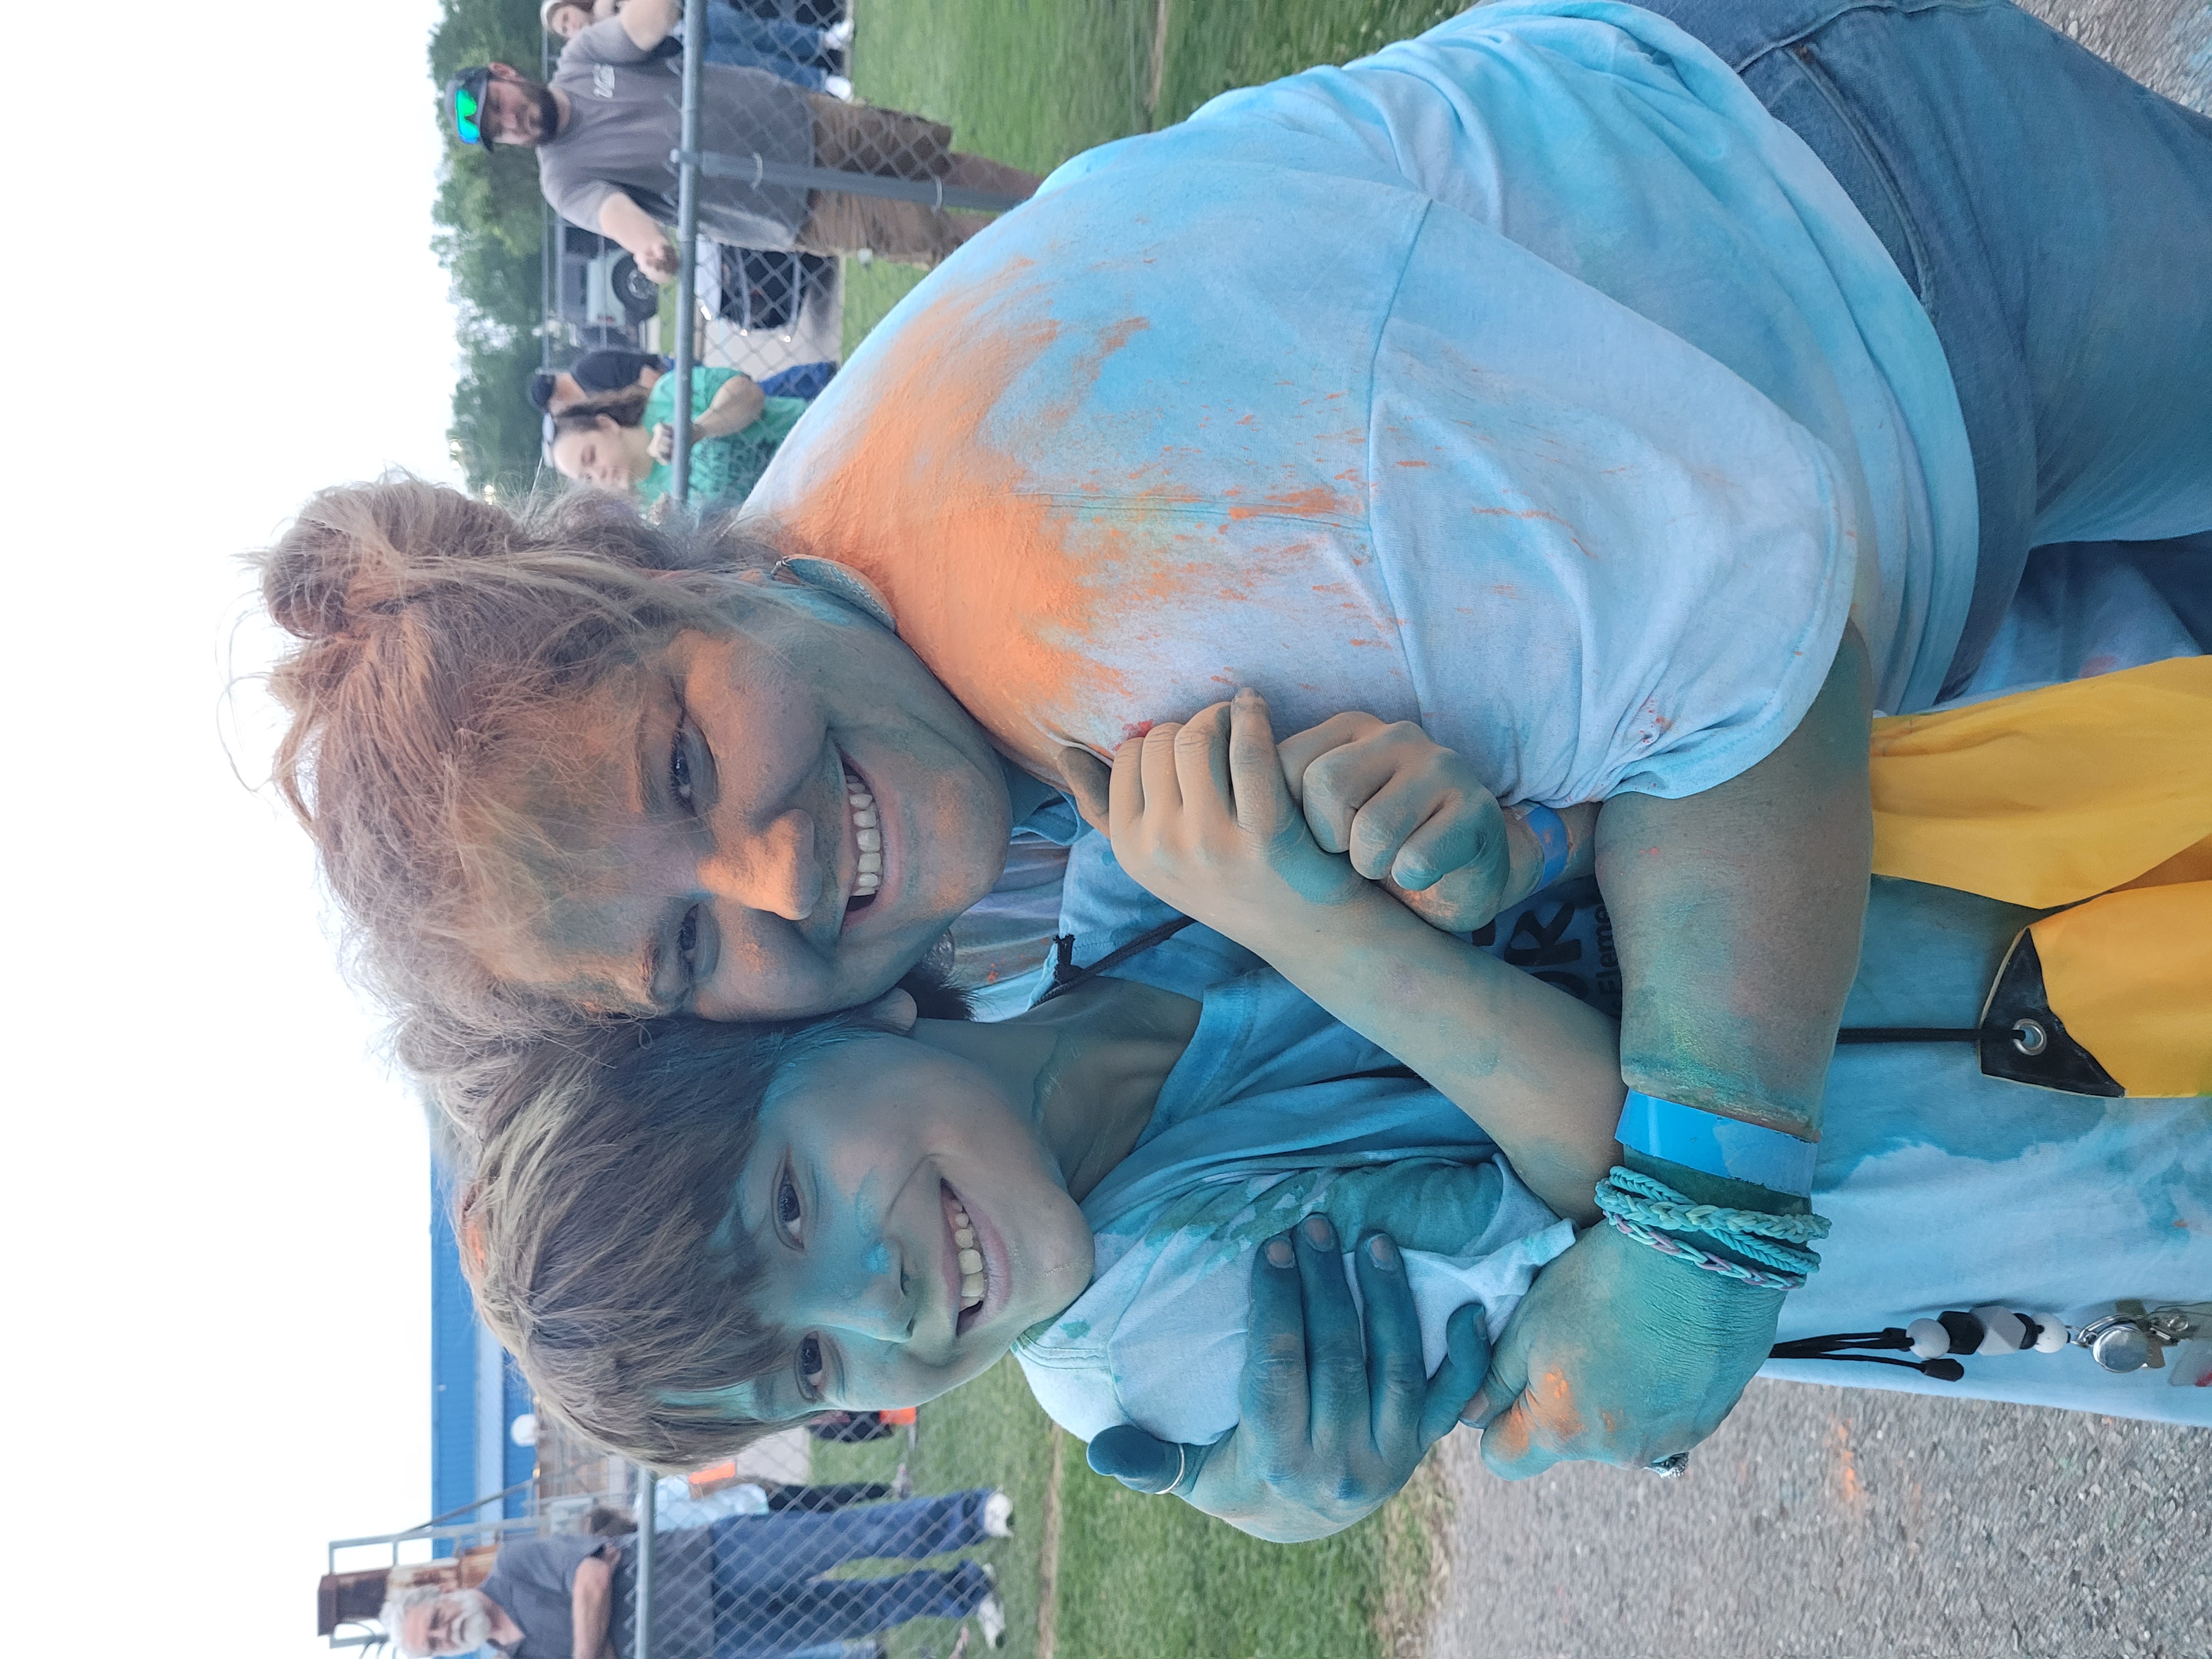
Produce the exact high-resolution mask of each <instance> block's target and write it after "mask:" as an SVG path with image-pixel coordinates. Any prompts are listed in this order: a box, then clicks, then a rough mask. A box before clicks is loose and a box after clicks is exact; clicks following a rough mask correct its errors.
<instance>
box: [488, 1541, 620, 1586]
mask: <svg viewBox="0 0 2212 1659" xmlns="http://www.w3.org/2000/svg"><path fill="white" fill-rule="evenodd" d="M605 1548H606V1540H605V1539H604V1538H520V1539H516V1540H514V1541H513V1542H511V1543H507V1544H502V1545H501V1546H500V1551H499V1562H498V1565H499V1570H500V1571H501V1573H502V1574H503V1575H505V1576H506V1577H508V1578H512V1579H513V1580H514V1581H515V1582H516V1583H524V1584H531V1585H534V1586H536V1587H537V1588H538V1589H544V1590H550V1591H551V1592H552V1593H554V1594H555V1595H571V1594H573V1593H574V1589H575V1586H576V1569H577V1568H578V1567H580V1566H581V1565H583V1564H584V1563H585V1562H586V1561H588V1560H590V1559H592V1557H593V1556H595V1555H598V1554H599V1553H601V1552H602V1551H604V1550H605Z"/></svg>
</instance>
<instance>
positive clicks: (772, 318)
mask: <svg viewBox="0 0 2212 1659" xmlns="http://www.w3.org/2000/svg"><path fill="white" fill-rule="evenodd" d="M597 33H598V32H597V31H592V32H587V33H584V34H581V35H579V36H578V37H577V38H576V39H574V40H572V41H570V43H569V44H568V46H566V47H565V48H564V49H562V51H561V52H560V53H559V54H558V56H557V58H556V57H553V56H552V55H551V54H550V52H549V60H548V66H547V69H546V79H547V82H549V84H550V85H551V86H553V87H555V88H558V89H560V90H562V91H563V92H564V93H566V94H568V96H569V97H570V99H571V100H572V101H578V102H581V103H583V104H584V105H585V106H586V107H588V106H590V105H591V101H592V100H595V99H611V100H616V101H617V103H618V102H619V101H620V100H622V99H624V98H632V99H635V98H637V97H639V96H641V95H642V96H644V97H646V98H648V99H649V98H650V97H652V96H653V95H654V94H656V93H657V92H658V88H657V87H656V86H654V85H653V83H652V82H642V83H639V82H631V81H628V80H625V79H624V78H623V77H624V76H636V75H641V74H642V75H650V74H652V73H653V71H654V69H655V67H656V65H655V64H648V65H647V66H645V67H643V68H640V67H637V66H635V65H632V64H627V63H625V62H624V61H623V60H622V57H621V53H622V52H623V48H622V47H621V46H619V45H617V47H616V48H615V49H614V50H612V51H610V50H609V49H608V48H607V47H606V46H605V45H604V44H603V43H601V42H599V40H597V38H596V37H597ZM678 33H679V36H680V49H679V43H678V40H677V39H671V40H670V41H668V42H665V43H664V46H663V48H662V51H663V52H664V53H665V54H671V55H667V56H666V57H665V61H661V62H659V63H658V64H657V68H658V69H659V70H675V71H677V75H676V76H675V77H673V78H674V79H675V85H674V86H673V87H671V88H670V89H669V91H668V92H667V93H666V94H661V95H665V97H666V98H667V99H668V100H669V101H670V102H671V103H672V104H674V105H675V106H676V109H677V112H678V143H677V144H676V146H675V147H674V149H672V150H671V152H670V154H669V155H668V158H667V167H668V177H669V182H670V185H671V186H672V190H671V191H668V192H665V193H663V192H656V191H648V190H643V189H640V188H637V187H635V185H633V186H631V187H629V191H628V193H629V196H630V197H632V198H633V199H635V201H636V203H637V204H638V205H639V206H640V207H641V208H642V209H643V210H645V212H646V213H647V215H648V216H650V217H651V218H653V219H654V220H656V221H659V222H661V223H662V224H665V225H670V226H672V227H673V228H674V231H675V240H676V252H675V256H674V258H673V261H672V264H673V271H672V275H673V278H674V282H673V287H674V295H673V301H674V304H673V308H672V312H671V310H669V309H668V308H666V307H664V305H663V290H662V288H661V285H660V283H659V282H658V281H656V277H660V276H669V275H671V272H670V271H669V270H666V269H665V268H663V269H660V270H648V269H647V268H646V266H647V264H652V263H655V262H656V261H657V260H658V258H659V256H658V255H657V254H656V255H654V256H653V259H650V260H644V261H641V257H640V253H639V252H635V251H632V250H634V249H636V248H638V247H640V246H641V245H640V244H639V243H638V242H637V241H636V240H635V239H632V249H627V250H626V249H625V248H623V246H620V245H619V244H618V243H617V242H615V241H612V240H610V239H609V238H608V237H606V236H604V235H602V234H599V232H597V231H595V230H586V229H582V228H579V226H580V225H584V224H597V223H600V222H602V220H601V217H600V207H601V204H602V203H603V201H604V199H605V198H604V189H603V187H601V186H599V185H597V184H596V183H595V182H594V181H592V180H589V179H581V178H579V179H573V180H571V179H564V177H563V175H562V172H561V169H560V168H559V167H557V166H556V167H553V168H551V169H549V170H547V171H546V172H545V173H544V179H545V183H546V193H547V197H548V200H549V202H550V204H552V209H553V210H552V211H549V214H548V219H547V228H546V242H545V248H544V270H545V273H546V276H545V292H544V310H545V323H544V328H543V330H542V331H541V339H542V342H543V345H542V348H541V361H542V368H543V370H544V374H545V375H547V376H549V377H550V376H552V375H555V374H560V373H561V372H562V371H568V372H571V373H574V374H575V380H574V382H573V383H572V384H569V385H565V386H560V388H559V390H558V391H556V392H552V393H550V404H549V406H548V409H547V415H548V419H547V428H548V430H547V442H548V450H549V455H548V459H550V460H551V461H553V462H554V464H555V465H556V467H561V468H563V470H568V471H574V467H573V466H569V465H565V464H564V458H563V455H562V449H561V444H562V437H563V435H564V433H567V432H574V431H580V428H582V427H583V426H584V425H585V424H586V423H587V422H590V421H591V420H593V419H595V418H597V416H599V415H600V414H605V415H607V416H610V417H611V418H612V419H614V420H615V421H617V423H618V424H621V425H623V426H625V427H629V428H645V430H646V431H647V433H648V434H652V433H654V429H655V428H658V427H659V426H662V425H665V426H666V428H668V430H667V432H666V434H665V435H653V437H652V439H651V449H650V454H651V458H652V459H653V461H654V462H655V463H657V464H659V466H661V467H664V468H665V476H663V475H662V474H661V473H660V472H659V471H655V472H654V473H653V474H652V475H651V476H650V477H647V478H644V479H641V488H640V493H641V496H644V497H646V498H647V501H646V504H647V505H648V506H651V505H653V504H654V502H655V501H657V500H658V498H659V497H660V496H662V495H665V496H666V497H668V498H669V499H670V500H671V501H672V502H673V503H675V504H678V505H689V506H690V507H694V508H695V509H697V510H700V511H708V510H712V509H713V508H714V507H718V506H734V505H735V504H736V503H737V502H738V501H740V500H742V499H743V497H744V495H745V493H746V492H747V491H748V490H749V489H750V487H751V485H752V483H753V482H754V481H755V480H756V479H757V478H758V477H759V475H760V472H761V471H762V470H763V469H764V468H765V466H766V465H767V463H768V460H769V458H770V457H771V456H772V455H773V454H774V453H775V447H776V445H777V444H779V443H781V440H782V438H783V436H784V435H785V434H787V432H788V431H789V429H790V427H791V424H792V422H794V421H795V420H796V419H797V417H798V414H799V411H800V410H801V408H803V405H804V404H805V402H806V401H808V400H810V399H811V398H812V396H814V395H815V394H816V393H817V392H819V390H820V389H821V386H823V384H826V382H827V380H828V379H829V375H830V374H832V373H834V372H835V368H836V360H837V358H838V357H839V356H840V355H841V353H842V328H843V309H844V305H843V301H844V295H843V284H842V264H841V260H842V258H844V257H848V256H850V257H854V258H860V259H873V258H884V259H890V260H895V261H901V262H904V263H908V264H918V265H929V264H935V263H937V262H938V261H939V260H940V259H942V258H944V257H945V255H947V254H948V253H950V252H952V250H953V249H955V248H956V247H957V246H959V245H960V243H961V242H962V241H963V240H966V238H967V237H969V236H970V235H972V234H975V231H976V230H978V229H980V228H981V227H982V226H983V225H984V224H986V223H987V222H988V220H989V216H990V215H992V214H994V213H996V212H999V211H1002V210H1005V209H1006V208H1009V207H1012V206H1013V205H1015V204H1018V202H1020V201H1021V200H1022V199H1024V197H1026V196H1027V194H1028V192H1029V191H1030V189H1031V188H1032V187H1033V186H1034V184H1035V180H1034V179H1032V178H1031V177H1030V175H1029V174H1027V173H1022V172H1020V171H1019V170H1018V169H1015V168H1012V167H1006V166H1003V165H1001V164H1000V163H998V162H995V161H990V160H988V159H987V158H985V157H981V156H977V155H967V154H964V153H963V152H961V151H958V150H956V149H953V148H952V133H951V129H950V128H948V127H945V126H944V125H941V124H939V123H938V122H935V121H932V120H929V119H927V118H924V117H921V116H919V115H915V114H910V113H908V112H902V111H898V110H888V109H879V108H876V107H873V106H869V105H866V104H861V103H857V102H854V101H853V100H852V98H851V88H850V83H849V82H848V81H847V80H846V79H845V78H844V76H843V74H842V67H843V64H844V55H845V53H846V52H847V51H848V49H849V46H850V45H851V40H852V23H851V21H850V19H849V17H848V15H847V14H846V13H845V11H844V9H843V0H742V3H736V4H733V3H731V0H687V3H686V4H685V7H684V21H683V25H682V27H681V29H680V31H679V32H678ZM602 59H604V60H605V61H602ZM640 85H642V86H643V87H644V88H645V90H644V92H643V94H640V93H639V92H638V90H637V88H638V87H639V86H640ZM610 351H613V352H620V353H627V354H630V355H629V356H623V357H618V358H614V359H607V358H605V357H604V356H602V357H600V358H597V359H595V358H593V357H592V356H591V354H593V353H600V354H605V353H607V352H610ZM641 352H643V353H650V354H652V355H653V356H654V357H656V358H658V359H659V362H657V363H655V364H653V366H652V368H651V369H650V370H648V371H647V372H646V373H645V374H644V375H643V376H642V378H641V379H640V380H637V381H636V382H635V383H633V382H631V380H630V376H629V374H619V375H617V376H613V377H610V376H608V375H606V374H605V373H604V371H603V372H602V373H601V374H598V375H596V376H593V375H589V374H586V373H583V372H579V371H580V370H585V371H588V370H591V369H592V368H599V367H600V365H602V364H603V363H605V362H609V361H611V362H615V363H616V364H617V367H623V366H627V365H628V364H629V363H630V362H637V361H639V360H638V359H637V357H636V356H635V354H638V353H641ZM662 370H665V372H666V373H667V374H668V375H669V377H670V380H671V384H670V385H669V386H667V387H666V388H665V389H662V390H659V392H658V394H657V395H655V394H654V393H653V392H649V391H648V390H647V385H646V382H647V381H649V380H652V378H653V374H656V373H658V372H660V371H662ZM732 371H734V374H732ZM633 373H635V371H633ZM738 377H742V380H739V378H738ZM610 379H611V380H614V381H615V382H616V383H615V384H613V385H611V386H604V387H602V386H601V385H599V384H594V383H595V382H598V383H604V382H606V381H608V380H610ZM744 382H750V383H753V384H757V385H758V386H759V387H760V389H761V394H762V397H763V398H764V399H765V400H766V401H765V402H763V403H760V404H756V403H754V402H753V401H752V394H751V393H750V392H749V391H748V390H746V389H745V386H744ZM679 386H688V387H690V396H688V397H687V396H682V395H678V392H677V390H676V388H677V387H679ZM755 410H757V411H758V412H757V413H756V412H754V411H755Z"/></svg>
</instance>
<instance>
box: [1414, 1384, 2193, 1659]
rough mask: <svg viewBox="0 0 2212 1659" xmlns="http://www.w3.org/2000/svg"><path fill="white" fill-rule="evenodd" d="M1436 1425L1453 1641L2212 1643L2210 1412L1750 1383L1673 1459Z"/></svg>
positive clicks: (1765, 1646)
mask: <svg viewBox="0 0 2212 1659" xmlns="http://www.w3.org/2000/svg"><path fill="white" fill-rule="evenodd" d="M1475 1448H1476V1442H1475V1439H1474V1436H1472V1435H1455V1436H1453V1437H1452V1438H1451V1440H1449V1442H1447V1443H1446V1444H1445V1446H1444V1448H1443V1458H1444V1473H1445V1476H1446V1480H1447V1482H1448V1484H1449V1489H1450V1491H1451V1493H1452V1497H1453V1501H1454V1504H1455V1515H1454V1519H1453V1522H1452V1549H1451V1564H1450V1566H1449V1571H1448V1575H1447V1577H1446V1578H1445V1580H1444V1583H1443V1592H1442V1595H1441V1597H1440V1600H1439V1601H1438V1604H1437V1612H1436V1615H1435V1617H1434V1619H1433V1620H1432V1621H1431V1626H1430V1638H1429V1652H1430V1653H1431V1655H1433V1656H1437V1659H1443V1656H1452V1659H1491V1656H1498V1659H1503V1656H1508V1655H1510V1656H1513V1659H1522V1656H1528V1659H1534V1656H1539V1655H1541V1656H1547V1659H1549V1656H1555V1655H1556V1656H1559V1659H1678V1656H1690V1655H1696V1656H1699V1659H1784V1656H1791V1659H1795V1656H1814V1655H1817V1656H1821V1659H1839V1656H1859V1655H1875V1654H1879V1655H1882V1656H1884V1659H1891V1656H1895V1659H1908V1656H1910V1659H1920V1656H1928V1659H1937V1656H1940V1659H1981V1656H1984V1655H1999V1654H2003V1655H2011V1654H2027V1655H2035V1656H2054V1659H2055V1656H2062V1655H2063V1656H2067V1659H2089V1656H2101V1655H2119V1654H2127V1655H2136V1654H2141V1655H2154V1656H2157V1659H2198V1656H2203V1655H2205V1654H2208V1653H2212V1502H2208V1501H2207V1500H2208V1498H2212V1435H2207V1434H2206V1433H2205V1432H2204V1431H2203V1430H2201V1429H2179V1428H2172V1427H2169V1426H2167V1425H2162V1424H2145V1423H2129V1422H2120V1421H2116V1420H2115V1419H2112V1418H2108V1417H2087V1416H2081V1415H2078V1414H2075V1413H2065V1412H2053V1411H2043V1410H2037V1409H2033V1408H2030V1407H2019V1406H2002V1405H1995V1404H1991V1403H1990V1402H1989V1401H1978V1400H1936V1399H1930V1398H1928V1397H1926V1396H1923V1395H1897V1394H1879V1393H1875V1392H1872V1391H1870V1390H1862V1389H1829V1388H1820V1387H1814V1386H1811V1385H1808V1384H1803V1383H1753V1384H1752V1386H1751V1390H1750V1392H1749V1393H1748V1394H1747V1395H1745V1396H1744V1401H1743V1403H1742V1404H1741V1406H1739V1407H1737V1408H1736V1410H1735V1414H1734V1415H1732V1416H1731V1417H1730V1418H1729V1420H1728V1421H1727V1422H1726V1423H1725V1424H1723V1425H1722V1427H1721V1430H1720V1432H1718V1433H1717V1434H1716V1435H1715V1436H1714V1437H1712V1438H1711V1440H1709V1441H1707V1442H1706V1443H1705V1445H1703V1446H1702V1447H1700V1448H1699V1449H1698V1451H1697V1452H1696V1453H1695V1454H1694V1455H1693V1456H1692V1461H1691V1467H1690V1470H1689V1473H1688V1474H1686V1475H1684V1476H1683V1477H1682V1478H1681V1479H1680V1480H1659V1479H1657V1478H1656V1477H1652V1476H1644V1475H1632V1474H1627V1473H1625V1472H1623V1471H1620V1470H1616V1469H1609V1468H1598V1467H1595V1466H1592V1465H1589V1464H1581V1465H1572V1466H1566V1467H1562V1468H1557V1469H1554V1470H1553V1471H1551V1472H1550V1473H1549V1474H1542V1475H1539V1476H1537V1477H1536V1478H1535V1479H1534V1480H1528V1481H1522V1482H1518V1483H1513V1484H1508V1483H1507V1482H1504V1481H1501V1480H1494V1479H1492V1477H1491V1475H1490V1474H1489V1473H1488V1472H1487V1471H1486V1469H1484V1468H1483V1467H1482V1463H1481V1460H1480V1457H1479V1456H1478V1455H1476V1449H1475Z"/></svg>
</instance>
